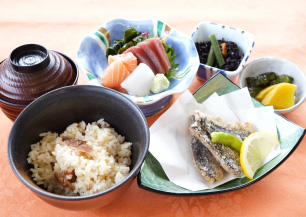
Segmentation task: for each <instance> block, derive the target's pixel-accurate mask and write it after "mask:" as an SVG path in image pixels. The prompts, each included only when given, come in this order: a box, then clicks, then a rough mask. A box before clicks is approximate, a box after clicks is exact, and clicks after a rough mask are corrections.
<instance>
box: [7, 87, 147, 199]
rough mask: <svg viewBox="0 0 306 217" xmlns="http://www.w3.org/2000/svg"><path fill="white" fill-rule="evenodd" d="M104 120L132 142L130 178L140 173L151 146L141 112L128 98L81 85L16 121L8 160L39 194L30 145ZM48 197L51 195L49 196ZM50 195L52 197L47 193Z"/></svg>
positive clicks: (46, 98)
mask: <svg viewBox="0 0 306 217" xmlns="http://www.w3.org/2000/svg"><path fill="white" fill-rule="evenodd" d="M100 118H104V119H105V121H106V122H108V123H109V124H110V125H111V127H113V128H115V130H116V131H117V132H118V133H119V134H120V135H122V136H125V138H126V141H129V142H132V143H133V145H132V163H131V167H130V168H131V172H130V174H129V176H128V177H127V178H126V179H128V178H130V177H135V176H136V175H137V173H138V172H139V170H140V166H141V164H142V162H143V161H144V159H145V157H146V154H147V152H148V146H149V129H148V125H147V122H146V119H145V117H144V116H143V114H142V112H141V111H140V109H139V108H138V107H137V106H136V105H135V104H134V103H133V102H132V101H131V100H129V99H128V98H127V97H125V96H123V95H122V94H120V93H118V92H116V91H113V90H111V89H107V88H103V87H97V86H89V85H77V86H69V87H63V88H60V89H57V90H54V91H51V92H49V93H47V94H45V95H43V96H41V97H39V98H38V99H36V100H35V101H34V102H32V103H31V104H30V105H29V106H28V107H27V108H26V109H25V110H24V111H23V112H22V113H21V114H20V115H19V116H18V118H17V119H16V121H15V123H14V125H13V127H12V129H11V132H10V135H9V139H8V156H9V161H10V164H11V167H12V169H13V171H14V172H15V174H16V176H17V177H18V178H19V179H20V180H21V181H22V182H23V183H24V184H25V185H27V186H28V187H30V188H31V189H32V190H34V191H36V192H37V193H42V192H45V191H44V190H43V191H42V192H41V190H39V188H37V186H36V184H35V183H34V182H33V181H32V179H31V172H30V170H29V169H30V168H31V167H30V165H29V164H28V163H27V157H28V153H29V151H30V150H31V147H30V145H31V144H33V143H36V142H38V141H40V137H39V134H40V133H42V132H47V131H51V132H57V133H59V134H60V133H62V132H63V131H64V130H65V128H66V127H67V126H68V125H70V124H71V123H74V122H80V121H82V120H83V121H85V122H86V123H88V122H93V121H97V120H98V119H100ZM45 193H47V192H45ZM47 194H48V193H47Z"/></svg>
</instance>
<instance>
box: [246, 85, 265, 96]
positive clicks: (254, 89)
mask: <svg viewBox="0 0 306 217" xmlns="http://www.w3.org/2000/svg"><path fill="white" fill-rule="evenodd" d="M248 89H249V92H250V95H251V96H252V97H254V98H255V96H256V95H257V94H258V93H259V92H260V91H261V90H262V89H263V88H261V87H249V88H248Z"/></svg>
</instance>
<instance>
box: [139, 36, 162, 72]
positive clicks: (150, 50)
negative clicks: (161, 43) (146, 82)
mask: <svg viewBox="0 0 306 217" xmlns="http://www.w3.org/2000/svg"><path fill="white" fill-rule="evenodd" d="M138 46H139V47H140V48H142V49H143V50H144V52H145V53H146V54H147V56H148V58H149V59H150V60H151V61H152V63H153V64H154V66H155V69H156V71H154V74H159V73H162V74H165V73H166V72H167V71H165V70H164V68H163V66H162V65H161V60H160V58H159V57H158V53H157V51H155V50H156V49H155V47H154V42H153V41H151V39H147V40H145V41H144V42H141V43H138Z"/></svg>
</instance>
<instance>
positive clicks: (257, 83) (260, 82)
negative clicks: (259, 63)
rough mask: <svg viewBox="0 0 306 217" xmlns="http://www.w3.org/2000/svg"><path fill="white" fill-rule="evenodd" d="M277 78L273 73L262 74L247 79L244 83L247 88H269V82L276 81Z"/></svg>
mask: <svg viewBox="0 0 306 217" xmlns="http://www.w3.org/2000/svg"><path fill="white" fill-rule="evenodd" d="M276 78H277V76H276V74H275V73H274V72H267V73H263V74H261V75H259V76H257V77H247V78H246V81H247V84H248V87H262V88H265V87H267V86H269V84H270V82H271V81H273V80H274V79H276Z"/></svg>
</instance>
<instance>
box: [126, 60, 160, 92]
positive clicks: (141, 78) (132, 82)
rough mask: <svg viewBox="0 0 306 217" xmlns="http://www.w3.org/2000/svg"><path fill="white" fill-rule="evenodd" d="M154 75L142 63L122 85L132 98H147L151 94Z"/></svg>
mask: <svg viewBox="0 0 306 217" xmlns="http://www.w3.org/2000/svg"><path fill="white" fill-rule="evenodd" d="M153 78H154V73H153V71H152V70H151V69H150V67H149V66H147V65H146V64H144V63H140V64H139V65H138V66H137V68H136V69H135V70H134V71H133V72H132V73H131V74H130V75H129V76H128V77H127V78H126V79H125V80H124V81H123V82H122V83H121V87H122V88H124V89H125V90H126V91H127V92H128V94H130V95H132V96H146V95H148V94H149V93H150V89H151V85H152V82H153Z"/></svg>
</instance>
